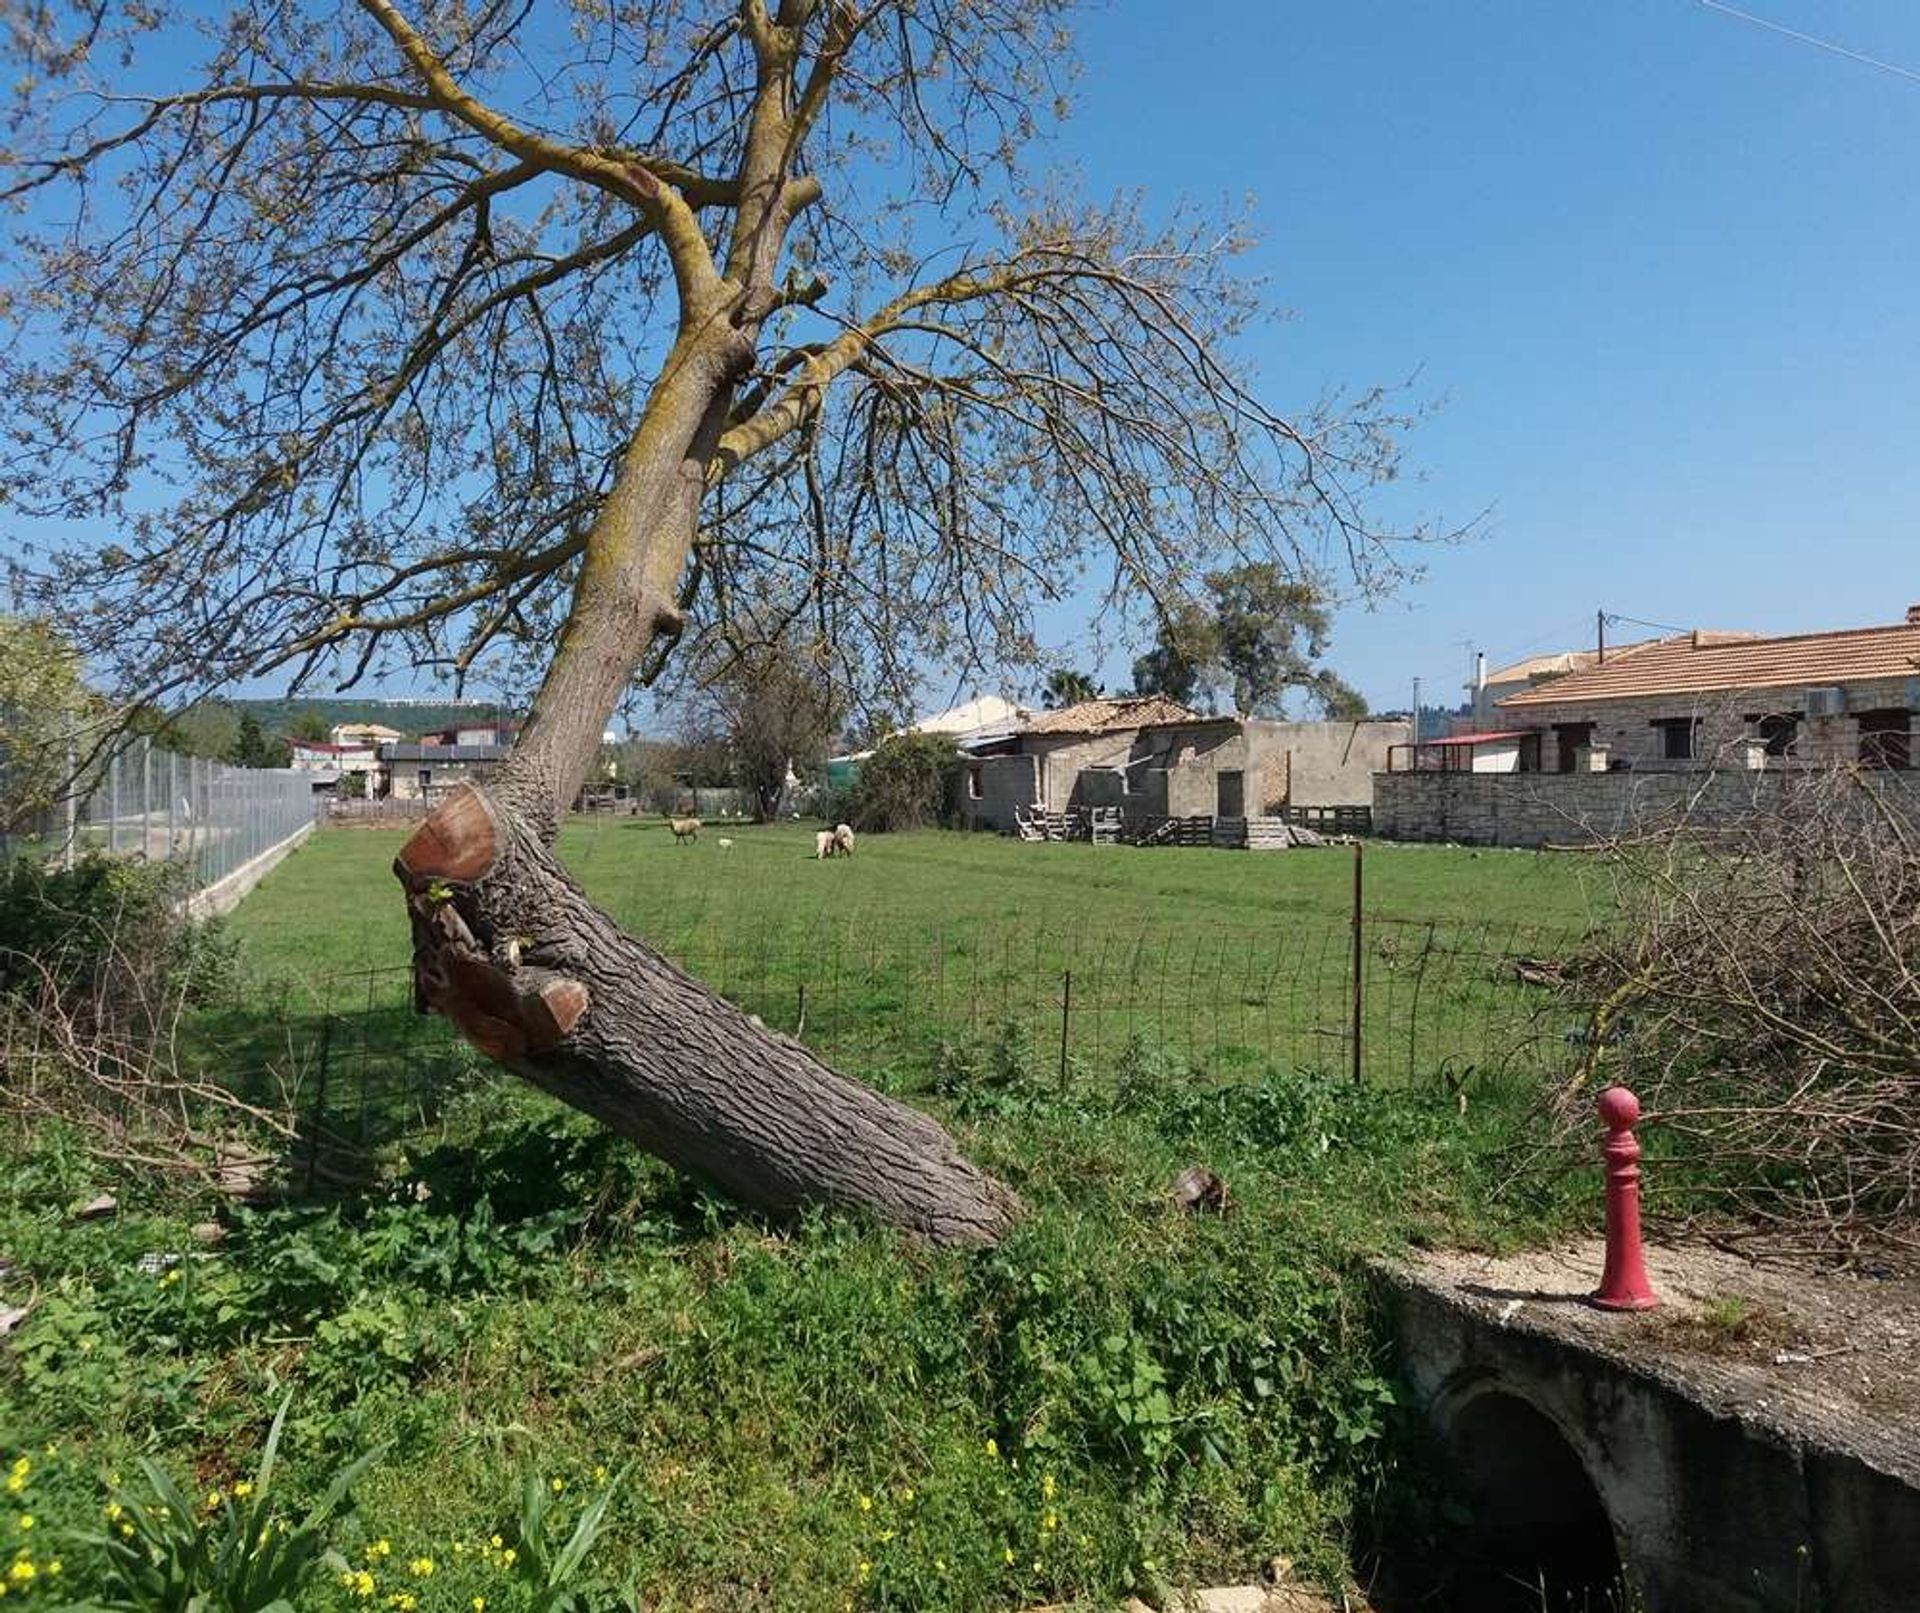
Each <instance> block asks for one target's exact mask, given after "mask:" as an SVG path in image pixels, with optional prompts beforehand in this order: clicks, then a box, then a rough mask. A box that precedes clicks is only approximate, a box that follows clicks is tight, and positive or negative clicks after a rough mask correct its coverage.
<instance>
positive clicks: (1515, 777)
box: [1373, 769, 1920, 846]
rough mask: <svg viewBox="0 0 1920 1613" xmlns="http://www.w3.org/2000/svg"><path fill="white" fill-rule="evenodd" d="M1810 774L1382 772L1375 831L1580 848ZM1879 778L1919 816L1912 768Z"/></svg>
mask: <svg viewBox="0 0 1920 1613" xmlns="http://www.w3.org/2000/svg"><path fill="white" fill-rule="evenodd" d="M1808 776H1809V775H1808V773H1807V772H1806V770H1804V769H1768V770H1766V771H1764V772H1762V771H1749V770H1744V769H1741V770H1733V769H1727V770H1719V771H1714V772H1704V771H1699V770H1696V771H1693V772H1685V773H1683V772H1674V771H1665V772H1662V771H1651V772H1649V771H1637V770H1636V771H1632V772H1615V773H1453V772H1421V773H1381V774H1378V775H1376V776H1375V778H1374V781H1373V828H1374V833H1375V834H1377V835H1379V836H1380V837H1381V838H1382V839H1385V840H1450V841H1455V842H1458V843H1460V844H1463V845H1472V846H1544V845H1580V844H1583V843H1586V842H1590V841H1593V840H1595V839H1599V838H1604V837H1606V836H1609V835H1613V834H1617V833H1619V832H1620V831H1621V830H1623V829H1626V828H1629V827H1631V826H1632V825H1634V824H1638V823H1644V822H1646V821H1648V820H1650V819H1653V818H1657V817H1660V816H1663V815H1667V814H1672V813H1676V812H1680V811H1685V812H1686V813H1687V815H1688V816H1689V817H1690V819H1691V820H1692V821H1694V822H1696V823H1703V824H1712V823H1727V822H1731V821H1734V820H1736V819H1737V818H1739V817H1741V816H1743V815H1745V814H1747V813H1750V812H1752V811H1753V810H1754V808H1755V806H1756V805H1765V804H1767V803H1769V802H1771V801H1774V800H1777V799H1778V798H1779V794H1780V792H1782V791H1784V790H1788V789H1791V788H1793V787H1794V785H1795V783H1796V782H1799V781H1802V780H1805V779H1806V778H1807V777H1808ZM1877 778H1878V782H1879V783H1881V784H1882V785H1883V786H1885V787H1886V788H1887V790H1888V793H1889V795H1890V797H1891V798H1893V799H1895V800H1897V801H1900V802H1903V803H1904V804H1905V807H1906V809H1907V811H1908V815H1909V816H1911V817H1912V818H1913V819H1914V820H1915V821H1916V822H1917V823H1920V787H1917V786H1916V784H1915V783H1914V775H1912V774H1904V773H1885V774H1880V775H1878V776H1877Z"/></svg>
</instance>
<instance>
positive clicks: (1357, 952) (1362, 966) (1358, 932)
mask: <svg viewBox="0 0 1920 1613" xmlns="http://www.w3.org/2000/svg"><path fill="white" fill-rule="evenodd" d="M1361 867H1362V861H1361V845H1360V842H1359V841H1358V840H1356V841H1354V843H1353V1084H1354V1085H1355V1086H1358V1085H1359V1084H1360V1082H1361V1080H1362V1079H1363V1071H1364V1068H1365V1066H1364V1065H1363V1063H1362V1060H1361V1051H1360V1017H1361V1010H1362V1008H1363V1007H1364V1005H1365V1002H1366V973H1367V971H1366V953H1365V951H1364V950H1363V945H1364V943H1363V934H1362V931H1363V926H1362V921H1361V917H1360V900H1361V892H1362V875H1361Z"/></svg>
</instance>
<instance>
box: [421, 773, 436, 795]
mask: <svg viewBox="0 0 1920 1613" xmlns="http://www.w3.org/2000/svg"><path fill="white" fill-rule="evenodd" d="M419 782H420V793H421V794H422V795H425V794H426V793H427V786H428V785H430V784H431V783H432V782H433V769H432V768H430V767H423V768H421V769H420V780H419Z"/></svg>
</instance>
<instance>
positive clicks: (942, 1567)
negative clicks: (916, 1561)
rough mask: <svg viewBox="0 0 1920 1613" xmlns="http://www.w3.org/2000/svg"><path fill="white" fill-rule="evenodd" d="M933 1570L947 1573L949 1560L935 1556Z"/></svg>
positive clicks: (938, 1572)
mask: <svg viewBox="0 0 1920 1613" xmlns="http://www.w3.org/2000/svg"><path fill="white" fill-rule="evenodd" d="M933 1571H934V1572H935V1573H936V1574H944V1573H945V1572H946V1571H947V1560H946V1558H944V1557H936V1558H934V1560H933Z"/></svg>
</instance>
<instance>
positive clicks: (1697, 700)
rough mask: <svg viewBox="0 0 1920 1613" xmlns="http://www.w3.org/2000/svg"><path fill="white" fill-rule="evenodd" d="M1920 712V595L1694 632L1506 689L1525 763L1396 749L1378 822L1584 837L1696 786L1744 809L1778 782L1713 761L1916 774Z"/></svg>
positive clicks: (1711, 804) (1378, 788) (1379, 793)
mask: <svg viewBox="0 0 1920 1613" xmlns="http://www.w3.org/2000/svg"><path fill="white" fill-rule="evenodd" d="M1916 713H1920V606H1914V607H1912V608H1910V609H1909V610H1908V611H1907V613H1906V620H1905V621H1903V622H1899V623H1896V624H1893V625H1890V626H1886V627H1867V628H1855V629H1850V630H1847V631H1842V632H1833V633H1801V634H1793V635H1789V636H1785V637H1778V638H1761V637H1758V636H1754V635H1747V634H1729V633H1704V632H1695V633H1686V634H1680V635H1678V636H1675V637H1672V638H1665V639H1657V640H1653V641H1651V642H1649V643H1646V644H1642V645H1637V646H1634V647H1632V648H1631V649H1630V650H1629V651H1627V652H1626V653H1623V654H1619V655H1609V656H1608V658H1607V659H1606V660H1605V661H1600V660H1598V659H1596V660H1595V661H1594V662H1593V663H1592V664H1590V665H1587V666H1583V667H1580V668H1578V669H1577V670H1574V671H1570V672H1568V673H1566V674H1565V675H1564V676H1561V677H1557V678H1551V679H1548V680H1545V681H1542V682H1537V683H1534V684H1532V685H1531V686H1530V687H1528V688H1526V689H1523V690H1519V691H1516V692H1514V693H1512V694H1509V695H1507V696H1506V697H1505V698H1504V699H1502V700H1501V701H1500V702H1499V703H1498V704H1497V706H1496V707H1495V708H1494V714H1495V720H1496V722H1497V724H1498V727H1499V728H1500V729H1501V730H1502V737H1503V738H1504V737H1508V736H1511V735H1519V736H1522V737H1521V739H1520V741H1519V743H1518V745H1517V747H1516V749H1515V756H1516V763H1517V765H1516V767H1515V768H1514V769H1513V770H1512V771H1507V772H1499V773H1488V772H1486V771H1484V770H1482V771H1474V770H1473V769H1472V768H1470V767H1466V766H1462V765H1460V763H1459V762H1458V761H1457V760H1455V759H1454V757H1455V755H1456V754H1457V752H1449V751H1447V750H1446V749H1445V748H1444V746H1445V744H1446V743H1447V742H1440V743H1439V744H1438V745H1432V744H1422V745H1420V746H1417V747H1412V748H1411V749H1410V750H1409V751H1408V752H1407V753H1406V754H1404V755H1399V756H1396V758H1395V761H1394V763H1393V765H1392V768H1391V770H1390V771H1389V772H1387V773H1386V774H1383V775H1382V776H1381V777H1380V778H1379V779H1376V780H1375V789H1374V822H1375V828H1376V830H1377V831H1378V832H1379V833H1381V834H1384V835H1389V836H1392V837H1395V838H1400V839H1410V840H1439V839H1449V840H1461V841H1471V842H1475V843H1480V844H1490V845H1538V844H1542V843H1546V842H1562V841H1578V840H1580V839H1582V838H1591V837H1592V836H1593V835H1595V834H1604V833H1608V832H1611V831H1612V830H1613V829H1615V828H1618V827H1621V826H1622V825H1623V824H1624V823H1626V822H1628V821H1630V820H1631V819H1632V818H1633V817H1635V816H1637V815H1640V814H1642V813H1644V812H1645V811H1647V810H1648V809H1649V808H1651V807H1652V806H1654V805H1655V804H1656V803H1661V804H1664V805H1665V806H1669V807H1670V806H1672V805H1673V804H1675V803H1676V802H1678V801H1680V800H1681V799H1682V798H1684V797H1688V795H1689V792H1691V794H1692V795H1693V796H1696V797H1697V800H1698V806H1699V810H1700V811H1701V812H1703V813H1706V814H1708V815H1711V814H1713V813H1716V812H1718V813H1722V814H1734V813H1738V812H1739V811H1741V810H1742V809H1743V803H1745V804H1746V805H1748V806H1750V804H1751V801H1752V800H1753V799H1754V796H1755V792H1756V791H1764V790H1766V789H1768V788H1769V786H1768V785H1767V784H1765V783H1756V782H1754V780H1753V779H1752V778H1747V779H1746V782H1739V780H1738V777H1736V778H1735V779H1734V780H1733V781H1730V782H1722V781H1720V780H1718V779H1716V780H1715V781H1713V782H1711V783H1704V782H1703V780H1702V775H1703V774H1716V775H1719V774H1728V775H1736V776H1745V775H1769V774H1774V775H1787V774H1792V773H1794V772H1805V771H1807V770H1810V769H1816V768H1822V767H1831V766H1833V765H1835V764H1841V763H1844V764H1849V765H1855V766H1861V767H1866V768H1872V769H1875V770H1884V771H1888V772H1893V773H1905V772H1907V771H1909V770H1910V769H1911V768H1912V767H1913V765H1914V734H1913V730H1914V725H1915V721H1916ZM1453 743H1454V745H1455V746H1456V747H1457V746H1458V740H1457V739H1456V740H1455V741H1453ZM1549 778H1554V779H1557V780H1558V781H1559V782H1555V783H1549V782H1548V779H1549ZM1662 778H1665V779H1667V780H1668V781H1669V782H1667V783H1665V784H1662V783H1660V782H1659V780H1661V779H1662Z"/></svg>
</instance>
